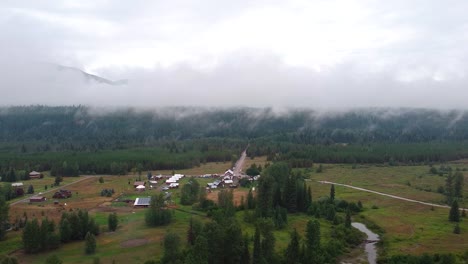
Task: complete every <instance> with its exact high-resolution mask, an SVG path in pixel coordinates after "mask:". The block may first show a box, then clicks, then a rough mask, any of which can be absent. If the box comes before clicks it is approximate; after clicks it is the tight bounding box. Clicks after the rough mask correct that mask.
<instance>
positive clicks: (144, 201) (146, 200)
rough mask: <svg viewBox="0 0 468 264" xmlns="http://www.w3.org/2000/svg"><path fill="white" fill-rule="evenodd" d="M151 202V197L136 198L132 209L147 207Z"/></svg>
mask: <svg viewBox="0 0 468 264" xmlns="http://www.w3.org/2000/svg"><path fill="white" fill-rule="evenodd" d="M150 202H151V197H143V198H136V200H135V202H134V203H133V206H134V207H148V206H149V205H150Z"/></svg>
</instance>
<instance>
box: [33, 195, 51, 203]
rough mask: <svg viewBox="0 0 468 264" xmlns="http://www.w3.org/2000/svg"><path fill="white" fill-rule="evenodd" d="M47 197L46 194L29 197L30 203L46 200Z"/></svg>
mask: <svg viewBox="0 0 468 264" xmlns="http://www.w3.org/2000/svg"><path fill="white" fill-rule="evenodd" d="M46 200H47V199H46V198H45V197H44V196H33V197H31V198H29V202H30V203H40V202H45V201H46Z"/></svg>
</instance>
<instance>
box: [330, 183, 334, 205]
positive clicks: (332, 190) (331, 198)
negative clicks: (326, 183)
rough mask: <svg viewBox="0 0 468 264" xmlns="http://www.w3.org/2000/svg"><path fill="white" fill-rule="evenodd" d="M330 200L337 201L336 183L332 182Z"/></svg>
mask: <svg viewBox="0 0 468 264" xmlns="http://www.w3.org/2000/svg"><path fill="white" fill-rule="evenodd" d="M330 201H331V202H334V201H335V185H334V184H332V185H331V187H330Z"/></svg>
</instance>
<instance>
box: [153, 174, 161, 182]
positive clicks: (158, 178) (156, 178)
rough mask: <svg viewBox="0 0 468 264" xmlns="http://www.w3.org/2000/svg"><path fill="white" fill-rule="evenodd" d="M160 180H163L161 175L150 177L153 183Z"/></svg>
mask: <svg viewBox="0 0 468 264" xmlns="http://www.w3.org/2000/svg"><path fill="white" fill-rule="evenodd" d="M162 178H163V176H162V175H161V174H159V175H152V176H151V180H153V181H154V180H160V179H162Z"/></svg>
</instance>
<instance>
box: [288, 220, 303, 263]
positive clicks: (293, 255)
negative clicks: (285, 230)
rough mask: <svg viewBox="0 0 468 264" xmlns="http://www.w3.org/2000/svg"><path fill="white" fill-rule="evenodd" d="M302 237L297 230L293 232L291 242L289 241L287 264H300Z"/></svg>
mask: <svg viewBox="0 0 468 264" xmlns="http://www.w3.org/2000/svg"><path fill="white" fill-rule="evenodd" d="M299 243H300V237H299V234H298V233H297V230H296V229H295V228H294V230H293V231H292V232H291V240H290V241H289V244H288V247H287V248H286V252H285V257H286V260H287V263H299V262H300V244H299Z"/></svg>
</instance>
